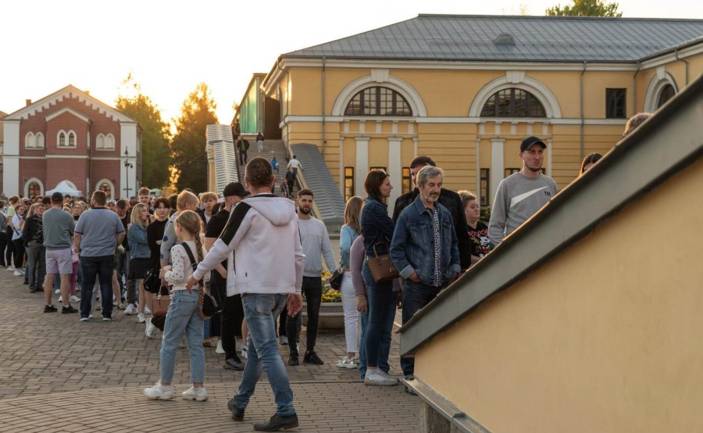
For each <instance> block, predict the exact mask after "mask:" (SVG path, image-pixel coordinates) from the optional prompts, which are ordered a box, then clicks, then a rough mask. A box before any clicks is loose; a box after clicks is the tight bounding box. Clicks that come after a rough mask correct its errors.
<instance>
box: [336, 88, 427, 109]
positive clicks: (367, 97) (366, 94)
mask: <svg viewBox="0 0 703 433" xmlns="http://www.w3.org/2000/svg"><path fill="white" fill-rule="evenodd" d="M344 114H345V115H347V116H412V114H413V113H412V110H410V104H408V101H406V100H405V98H404V97H403V95H401V94H400V93H398V92H396V91H395V90H393V89H389V88H388V87H380V86H375V87H368V88H366V89H364V90H362V91H360V92H359V93H357V94H356V95H354V97H353V98H352V99H351V101H349V104H348V105H347V108H346V110H344Z"/></svg>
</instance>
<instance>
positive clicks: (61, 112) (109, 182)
mask: <svg viewBox="0 0 703 433" xmlns="http://www.w3.org/2000/svg"><path fill="white" fill-rule="evenodd" d="M3 128H4V139H5V143H4V146H3V150H2V160H3V175H2V176H3V193H4V194H5V196H11V195H15V194H21V195H24V196H33V195H37V194H44V192H45V191H47V190H51V189H53V188H55V187H56V185H57V184H58V183H59V182H61V181H68V183H69V184H70V185H71V186H73V187H74V188H75V189H76V190H79V191H81V192H82V193H83V195H85V196H89V195H90V194H91V193H92V192H93V191H95V190H96V189H98V188H99V189H103V190H105V191H106V192H107V194H108V196H110V197H112V198H115V197H128V196H130V195H135V192H136V190H137V188H138V187H139V186H140V185H141V132H140V128H139V125H138V124H137V123H136V122H135V121H134V120H132V119H130V118H129V117H127V116H125V115H124V114H122V113H120V112H118V111H117V110H116V109H114V108H113V107H110V106H109V105H107V104H105V103H103V102H101V101H99V100H97V99H95V98H93V97H92V96H90V95H89V94H88V93H87V92H83V91H81V90H79V89H77V88H76V87H74V86H71V85H69V86H66V87H64V88H63V89H61V90H59V91H58V92H55V93H53V94H51V95H49V96H47V97H45V98H42V99H40V100H38V101H36V102H31V101H30V100H27V105H26V106H25V107H24V108H22V109H20V110H18V111H15V112H14V113H11V114H9V115H8V116H7V117H5V118H4V119H3Z"/></svg>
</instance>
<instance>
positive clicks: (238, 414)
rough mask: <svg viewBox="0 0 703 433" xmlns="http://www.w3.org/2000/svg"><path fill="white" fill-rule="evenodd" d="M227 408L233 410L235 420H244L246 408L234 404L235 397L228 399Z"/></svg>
mask: <svg viewBox="0 0 703 433" xmlns="http://www.w3.org/2000/svg"><path fill="white" fill-rule="evenodd" d="M227 409H229V411H230V412H232V419H233V420H235V421H244V409H240V408H238V407H237V406H235V404H234V399H231V400H229V401H227Z"/></svg>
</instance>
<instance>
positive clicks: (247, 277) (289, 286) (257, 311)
mask: <svg viewBox="0 0 703 433" xmlns="http://www.w3.org/2000/svg"><path fill="white" fill-rule="evenodd" d="M245 180H246V184H247V190H248V191H249V192H250V193H251V196H250V197H249V198H247V199H245V200H243V201H241V202H239V203H238V204H237V205H236V207H234V208H233V209H232V211H231V213H230V217H229V220H228V221H227V225H226V226H225V228H224V229H223V230H222V233H221V234H220V237H219V238H218V239H217V240H216V241H215V242H214V243H213V244H212V247H211V248H210V250H209V251H208V253H207V256H205V258H204V259H203V261H202V262H200V264H199V265H198V268H197V269H196V270H195V272H194V273H193V276H192V277H191V278H190V279H189V280H188V282H187V284H186V287H193V286H194V285H195V284H196V283H197V282H198V281H199V280H200V279H201V278H202V277H203V276H204V275H205V274H206V273H208V272H210V271H211V270H213V269H215V267H216V266H217V265H218V264H219V263H221V262H222V261H223V260H225V259H226V258H227V257H228V256H229V254H230V253H232V252H233V251H234V260H229V261H228V262H227V268H228V269H227V291H228V292H230V291H231V290H236V292H237V293H240V294H241V295H242V304H243V306H244V318H245V319H246V321H247V325H248V326H249V347H248V353H249V355H248V357H247V363H246V366H245V367H244V375H243V376H242V381H241V383H240V384H239V390H238V391H237V394H236V395H235V396H234V398H233V399H231V400H230V401H229V402H228V403H227V407H228V408H229V410H230V411H231V412H232V417H233V419H234V420H235V421H243V420H244V410H245V409H246V407H247V405H248V404H249V399H250V398H251V396H252V394H254V389H255V387H256V382H257V381H258V380H259V377H260V376H261V373H262V370H263V371H265V372H266V376H267V377H268V380H269V382H270V383H271V388H272V390H273V395H274V399H275V401H276V413H275V414H274V415H273V416H272V417H271V419H269V421H268V422H265V423H258V424H255V425H254V430H256V431H278V430H282V429H290V428H294V427H297V426H298V416H297V415H296V412H295V408H294V407H293V391H292V390H291V388H290V382H289V380H288V372H287V371H286V367H285V365H284V364H283V360H282V359H281V356H280V354H279V353H278V342H277V339H276V318H277V317H278V315H279V314H280V313H281V310H283V307H284V306H287V309H288V314H289V315H291V316H292V315H295V314H297V313H298V312H299V311H300V310H301V309H302V305H303V300H302V296H301V294H300V291H301V287H302V284H303V266H304V263H305V255H304V254H303V248H302V245H301V242H300V234H299V232H298V217H297V216H296V213H295V205H294V204H293V202H292V201H290V200H288V199H285V198H282V197H276V196H274V195H273V194H272V193H271V186H272V185H273V183H274V181H275V178H274V176H273V173H272V169H271V164H270V163H269V162H268V161H267V160H266V159H263V158H254V159H252V160H251V161H249V163H248V164H247V167H246V175H245ZM274 270H275V272H274Z"/></svg>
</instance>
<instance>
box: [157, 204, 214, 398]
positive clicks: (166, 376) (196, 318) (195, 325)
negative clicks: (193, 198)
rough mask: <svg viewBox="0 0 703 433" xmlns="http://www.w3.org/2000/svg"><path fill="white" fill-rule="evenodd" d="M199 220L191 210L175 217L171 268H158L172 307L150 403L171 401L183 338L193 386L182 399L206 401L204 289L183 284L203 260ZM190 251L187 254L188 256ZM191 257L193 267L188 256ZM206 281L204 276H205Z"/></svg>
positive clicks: (167, 317)
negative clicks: (159, 372)
mask: <svg viewBox="0 0 703 433" xmlns="http://www.w3.org/2000/svg"><path fill="white" fill-rule="evenodd" d="M200 228H201V219H200V216H199V215H198V214H196V213H195V212H193V211H190V210H185V211H183V212H181V213H180V214H179V215H178V217H177V218H176V224H175V231H176V236H177V237H178V240H179V242H180V243H177V244H176V245H174V246H173V247H172V248H171V263H172V265H171V266H168V265H167V266H163V267H162V268H161V277H162V278H163V279H165V280H166V282H167V283H168V284H171V285H172V288H171V304H170V305H169V307H168V313H167V314H166V323H165V324H164V335H163V340H162V342H161V354H160V359H161V380H160V381H159V382H158V383H157V384H156V385H154V386H152V387H151V388H146V389H145V390H144V395H145V396H146V397H147V398H149V399H152V400H170V399H172V398H173V397H174V396H175V394H176V390H175V388H174V387H173V386H172V385H171V381H172V380H173V371H174V368H175V362H176V352H178V347H179V344H180V342H181V338H182V337H183V336H184V335H185V336H186V341H187V343H188V352H189V353H190V369H191V380H192V382H193V386H191V387H190V388H189V389H188V390H187V391H185V392H183V394H182V396H183V399H185V400H196V401H205V400H207V398H208V393H207V390H206V389H205V387H204V386H203V382H204V381H205V351H204V349H203V319H202V317H201V316H200V311H199V308H200V297H201V292H202V290H204V287H203V286H201V287H198V286H196V287H193V289H192V290H188V289H186V286H185V283H186V281H188V278H190V276H191V275H192V273H193V268H194V265H195V266H197V263H199V262H200V261H202V260H203V256H204V250H203V246H202V243H201V241H200ZM188 252H190V254H189V253H188ZM191 255H192V256H193V258H194V260H195V262H196V263H195V264H194V263H193V262H192V261H191V259H190V257H189V256H191ZM206 278H207V277H206ZM208 279H209V278H208Z"/></svg>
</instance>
